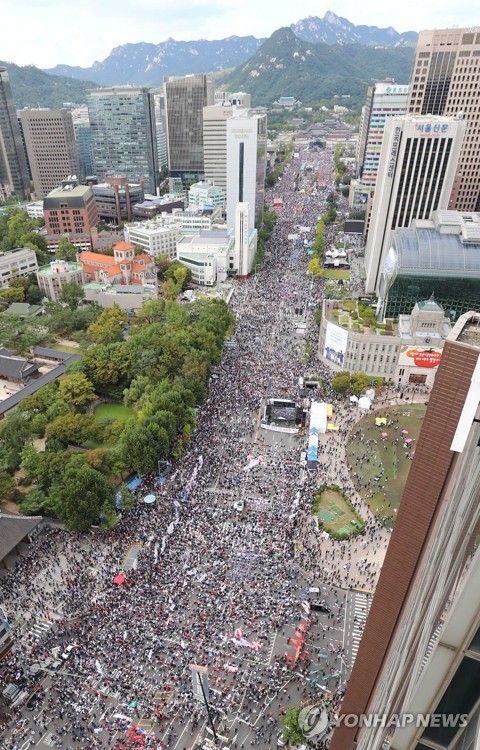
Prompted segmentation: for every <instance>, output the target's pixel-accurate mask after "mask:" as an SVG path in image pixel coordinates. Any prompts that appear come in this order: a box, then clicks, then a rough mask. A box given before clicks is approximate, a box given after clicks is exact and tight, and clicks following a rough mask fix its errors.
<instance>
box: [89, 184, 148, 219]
mask: <svg viewBox="0 0 480 750" xmlns="http://www.w3.org/2000/svg"><path fill="white" fill-rule="evenodd" d="M92 192H93V195H94V197H95V203H96V204H97V212H98V216H99V218H100V219H102V220H103V221H106V222H110V223H113V224H116V225H118V224H120V223H121V222H122V221H131V220H132V217H133V205H134V204H135V203H141V202H142V201H143V198H144V192H143V184H138V185H130V184H129V182H128V180H127V178H126V177H110V176H109V175H107V176H106V177H105V182H102V183H101V184H99V185H92Z"/></svg>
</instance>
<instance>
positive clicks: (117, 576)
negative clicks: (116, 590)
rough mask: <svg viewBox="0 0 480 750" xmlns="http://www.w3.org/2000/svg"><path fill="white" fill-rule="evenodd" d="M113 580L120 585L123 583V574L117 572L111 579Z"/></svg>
mask: <svg viewBox="0 0 480 750" xmlns="http://www.w3.org/2000/svg"><path fill="white" fill-rule="evenodd" d="M113 582H114V583H116V584H117V586H121V585H122V583H125V576H124V575H123V574H122V573H119V574H118V575H116V576H115V578H114V579H113Z"/></svg>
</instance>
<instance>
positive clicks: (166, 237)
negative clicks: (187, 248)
mask: <svg viewBox="0 0 480 750" xmlns="http://www.w3.org/2000/svg"><path fill="white" fill-rule="evenodd" d="M180 231H181V224H180V222H179V221H178V222H171V223H166V222H163V221H161V220H160V221H139V222H136V223H134V224H127V225H126V226H125V229H124V234H125V240H126V241H127V242H130V243H131V244H132V245H135V246H136V247H141V248H142V250H144V251H145V252H146V253H148V255H150V257H152V258H157V257H158V256H159V255H166V256H167V257H168V260H175V259H176V257H177V239H178V237H179V235H180Z"/></svg>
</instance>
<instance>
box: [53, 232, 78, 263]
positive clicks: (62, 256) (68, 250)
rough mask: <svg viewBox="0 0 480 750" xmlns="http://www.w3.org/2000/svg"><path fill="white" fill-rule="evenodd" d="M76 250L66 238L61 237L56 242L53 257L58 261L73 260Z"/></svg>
mask: <svg viewBox="0 0 480 750" xmlns="http://www.w3.org/2000/svg"><path fill="white" fill-rule="evenodd" d="M77 253H78V250H77V248H76V247H75V245H72V243H71V242H70V241H69V239H68V237H61V238H60V239H59V241H58V248H57V252H56V253H55V256H56V257H57V258H58V259H59V260H75V258H76V257H77Z"/></svg>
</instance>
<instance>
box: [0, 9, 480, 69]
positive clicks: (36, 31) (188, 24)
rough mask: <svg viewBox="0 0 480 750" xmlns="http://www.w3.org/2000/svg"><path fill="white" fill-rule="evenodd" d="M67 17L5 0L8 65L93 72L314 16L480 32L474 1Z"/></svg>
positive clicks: (100, 12) (92, 12)
mask: <svg viewBox="0 0 480 750" xmlns="http://www.w3.org/2000/svg"><path fill="white" fill-rule="evenodd" d="M273 9H275V12H274V13H273V12H272V10H273ZM65 10H66V6H65V3H64V2H60V0H45V2H43V3H38V1H37V0H24V2H23V3H21V4H19V3H17V2H15V0H3V3H2V29H3V34H2V40H1V42H2V43H1V47H0V58H1V59H2V60H3V61H5V62H12V63H15V64H17V65H30V64H32V65H36V66H37V67H39V68H50V67H54V66H55V65H57V64H60V63H63V64H69V65H80V66H82V67H90V66H91V65H92V64H93V63H94V62H95V61H102V60H104V59H105V58H106V57H108V55H109V54H110V52H111V50H112V49H113V48H114V47H118V46H121V45H123V44H127V43H138V42H146V43H152V44H159V43H160V42H164V41H166V40H167V39H168V38H173V39H176V40H177V41H189V40H197V39H210V40H211V39H223V38H226V37H229V36H232V35H236V36H248V35H253V36H256V37H269V36H270V35H271V34H272V33H273V32H274V31H275V30H276V29H278V28H280V27H282V26H289V25H290V24H291V23H297V21H299V20H301V19H303V18H307V17H308V16H319V17H320V18H322V17H323V16H324V14H325V13H326V12H327V11H328V10H331V11H333V12H334V13H336V14H337V15H338V16H341V17H343V18H346V19H348V20H349V21H350V22H351V23H354V24H356V25H359V24H363V25H368V26H379V27H388V26H392V27H393V28H394V29H395V30H396V31H398V32H405V31H420V30H422V29H433V28H447V27H451V26H459V27H463V26H476V25H479V26H480V13H478V12H476V11H475V8H474V6H473V4H472V3H471V2H467V0H460V2H459V3H456V4H455V5H454V6H452V4H451V3H450V2H446V0H439V1H438V2H437V3H436V4H435V8H433V7H432V6H431V5H430V6H429V5H425V6H423V5H421V4H420V5H419V4H418V3H416V2H412V0H405V2H403V3H402V4H400V5H397V6H395V5H394V6H389V5H388V4H383V5H382V4H380V5H379V4H378V3H377V2H374V1H373V0H367V1H366V2H364V3H362V4H358V3H356V2H353V0H344V2H343V3H342V4H341V6H337V4H336V3H332V2H331V0H325V1H324V2H321V3H319V2H318V1H315V0H305V1H304V2H303V3H302V5H301V9H300V7H298V8H297V9H295V8H293V7H292V5H291V3H286V2H280V3H275V5H273V4H270V3H264V4H258V3H257V2H255V0H242V2H241V3H240V2H239V0H213V1H211V0H208V2H207V0H188V2H185V0H180V1H179V2H176V3H174V4H172V3H170V2H167V1H166V0H137V3H136V4H135V6H132V4H131V3H130V2H128V3H127V2H126V0H103V2H102V3H98V2H97V1H96V0H84V3H83V4H82V7H81V11H79V12H78V13H76V14H75V15H74V19H75V20H74V23H73V24H72V17H71V15H70V13H68V12H67V13H66V12H65ZM93 19H94V22H92V21H93ZM7 32H8V33H7Z"/></svg>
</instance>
